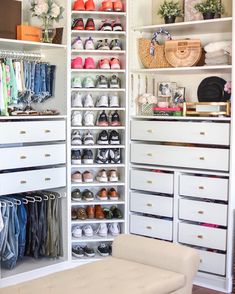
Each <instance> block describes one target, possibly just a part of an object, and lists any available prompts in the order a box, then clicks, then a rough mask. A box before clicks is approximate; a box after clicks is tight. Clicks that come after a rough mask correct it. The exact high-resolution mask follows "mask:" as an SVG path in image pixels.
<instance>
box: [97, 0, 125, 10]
mask: <svg viewBox="0 0 235 294" xmlns="http://www.w3.org/2000/svg"><path fill="white" fill-rule="evenodd" d="M99 11H115V12H120V11H123V4H122V1H121V0H116V1H115V2H114V1H112V0H104V1H103V2H102V3H101V6H100V8H99Z"/></svg>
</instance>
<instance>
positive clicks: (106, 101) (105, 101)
mask: <svg viewBox="0 0 235 294" xmlns="http://www.w3.org/2000/svg"><path fill="white" fill-rule="evenodd" d="M95 106H96V107H119V97H118V96H117V95H116V94H110V95H109V96H108V95H106V94H103V95H101V96H99V97H98V99H97V100H96V105H95Z"/></svg>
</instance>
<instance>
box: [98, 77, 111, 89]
mask: <svg viewBox="0 0 235 294" xmlns="http://www.w3.org/2000/svg"><path fill="white" fill-rule="evenodd" d="M108 86H109V83H108V79H107V78H106V77H105V76H103V75H100V76H98V77H97V80H96V88H99V89H107V88H108Z"/></svg>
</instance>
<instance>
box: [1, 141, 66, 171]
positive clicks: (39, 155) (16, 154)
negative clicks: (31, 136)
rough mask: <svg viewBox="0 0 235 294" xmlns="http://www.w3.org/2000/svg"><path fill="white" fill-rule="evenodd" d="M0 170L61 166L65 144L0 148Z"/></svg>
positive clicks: (64, 159) (64, 155) (64, 160)
mask: <svg viewBox="0 0 235 294" xmlns="http://www.w3.org/2000/svg"><path fill="white" fill-rule="evenodd" d="M0 158H1V160H0V169H13V168H24V167H35V166H45V165H54V164H63V163H65V162H66V147H65V144H56V145H41V146H28V147H13V148H0Z"/></svg>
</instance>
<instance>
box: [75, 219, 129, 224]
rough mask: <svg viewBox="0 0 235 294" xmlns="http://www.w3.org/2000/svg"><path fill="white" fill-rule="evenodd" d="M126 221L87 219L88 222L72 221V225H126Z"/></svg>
mask: <svg viewBox="0 0 235 294" xmlns="http://www.w3.org/2000/svg"><path fill="white" fill-rule="evenodd" d="M124 222H125V220H124V219H116V218H115V219H86V220H79V219H78V220H72V221H71V223H72V225H76V224H99V223H105V224H109V223H124Z"/></svg>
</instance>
